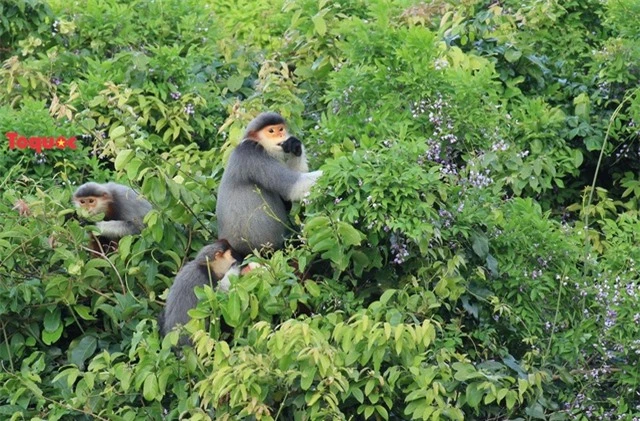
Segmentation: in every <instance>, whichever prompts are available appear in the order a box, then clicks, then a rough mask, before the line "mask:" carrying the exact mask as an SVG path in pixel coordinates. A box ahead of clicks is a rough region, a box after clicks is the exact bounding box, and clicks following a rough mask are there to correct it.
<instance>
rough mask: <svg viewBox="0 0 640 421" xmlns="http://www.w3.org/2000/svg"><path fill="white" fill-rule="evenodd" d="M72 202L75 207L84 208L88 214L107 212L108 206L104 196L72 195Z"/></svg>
mask: <svg viewBox="0 0 640 421" xmlns="http://www.w3.org/2000/svg"><path fill="white" fill-rule="evenodd" d="M73 203H75V205H76V207H78V208H83V209H84V210H86V211H87V212H88V213H89V214H90V215H97V214H99V213H107V209H108V208H109V201H108V200H107V198H105V197H104V196H84V197H74V198H73Z"/></svg>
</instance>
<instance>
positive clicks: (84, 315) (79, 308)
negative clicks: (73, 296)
mask: <svg viewBox="0 0 640 421" xmlns="http://www.w3.org/2000/svg"><path fill="white" fill-rule="evenodd" d="M73 310H74V311H75V312H76V313H77V314H78V316H80V318H81V319H82V320H97V319H96V318H95V317H94V316H92V315H91V313H90V312H91V309H90V308H89V307H87V306H84V305H81V304H78V305H75V306H73Z"/></svg>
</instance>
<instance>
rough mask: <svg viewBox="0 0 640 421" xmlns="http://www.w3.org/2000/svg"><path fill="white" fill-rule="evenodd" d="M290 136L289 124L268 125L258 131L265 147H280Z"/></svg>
mask: <svg viewBox="0 0 640 421" xmlns="http://www.w3.org/2000/svg"><path fill="white" fill-rule="evenodd" d="M287 138H289V133H288V131H287V126H285V125H284V124H274V125H272V126H266V127H264V128H263V129H262V130H260V131H259V132H258V140H259V141H260V143H261V144H262V146H264V147H265V149H271V150H272V149H275V148H278V147H280V143H282V142H284V141H285V140H287Z"/></svg>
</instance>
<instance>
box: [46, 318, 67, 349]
mask: <svg viewBox="0 0 640 421" xmlns="http://www.w3.org/2000/svg"><path fill="white" fill-rule="evenodd" d="M62 331H63V329H62V323H60V325H59V326H58V328H57V329H56V330H55V331H53V332H47V331H46V330H43V331H42V342H44V343H45V344H47V345H51V344H52V343H55V342H57V341H58V339H60V337H61V336H62Z"/></svg>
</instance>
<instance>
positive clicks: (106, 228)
mask: <svg viewBox="0 0 640 421" xmlns="http://www.w3.org/2000/svg"><path fill="white" fill-rule="evenodd" d="M96 227H98V229H99V230H100V235H101V236H103V237H107V238H111V239H119V238H122V237H124V236H125V235H129V234H137V233H139V232H140V230H139V229H137V228H136V227H135V225H134V224H133V223H132V222H128V221H100V222H98V223H97V224H96Z"/></svg>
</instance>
